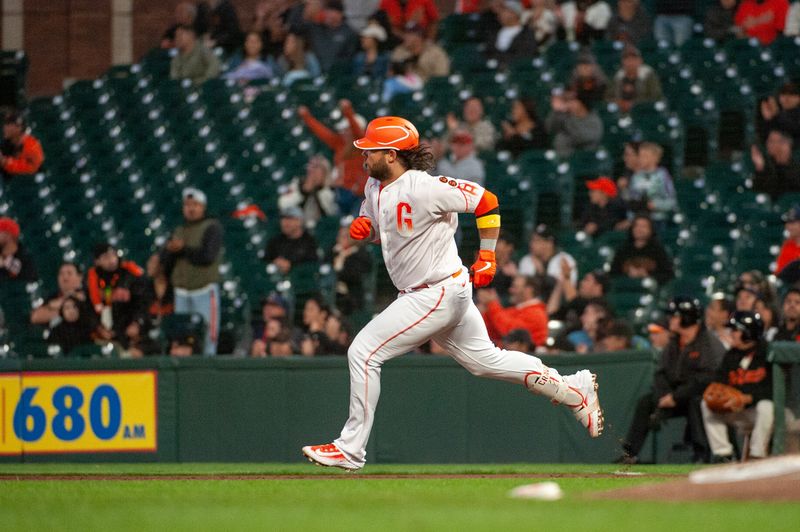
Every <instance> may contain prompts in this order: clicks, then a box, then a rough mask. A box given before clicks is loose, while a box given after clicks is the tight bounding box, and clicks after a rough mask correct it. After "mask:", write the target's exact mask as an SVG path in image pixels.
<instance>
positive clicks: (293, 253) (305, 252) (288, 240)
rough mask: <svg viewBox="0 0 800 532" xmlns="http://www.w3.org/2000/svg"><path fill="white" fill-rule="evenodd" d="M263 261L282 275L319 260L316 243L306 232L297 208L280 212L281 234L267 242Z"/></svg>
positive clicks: (301, 213) (300, 213)
mask: <svg viewBox="0 0 800 532" xmlns="http://www.w3.org/2000/svg"><path fill="white" fill-rule="evenodd" d="M264 260H265V261H266V262H267V263H268V264H274V265H275V266H276V267H277V268H278V271H279V272H281V273H282V274H284V275H287V274H288V273H289V271H290V270H291V269H292V268H293V267H294V266H296V265H298V264H303V263H308V262H316V261H318V260H319V256H318V254H317V241H316V240H315V239H314V237H313V236H312V235H311V233H309V232H308V231H306V229H305V225H304V223H303V211H302V210H300V208H299V207H290V208H288V209H286V210H284V211H281V232H280V233H279V234H277V235H275V236H274V237H272V238H271V239H269V241H268V242H267V247H266V249H265V251H264Z"/></svg>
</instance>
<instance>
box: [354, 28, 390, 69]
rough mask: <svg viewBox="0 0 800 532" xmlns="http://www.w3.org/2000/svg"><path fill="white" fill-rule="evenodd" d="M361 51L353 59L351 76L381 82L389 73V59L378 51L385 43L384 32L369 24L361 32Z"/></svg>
mask: <svg viewBox="0 0 800 532" xmlns="http://www.w3.org/2000/svg"><path fill="white" fill-rule="evenodd" d="M360 35H361V51H360V52H358V53H357V54H356V56H355V58H354V59H353V74H355V75H356V76H368V77H370V78H372V79H376V80H382V79H383V78H385V77H386V74H387V73H388V71H389V57H388V56H387V55H386V53H385V52H383V51H382V50H381V49H380V46H381V44H382V43H384V42H386V30H385V29H383V27H381V25H380V24H377V23H370V24H368V25H367V27H366V28H364V29H363V30H361V34H360Z"/></svg>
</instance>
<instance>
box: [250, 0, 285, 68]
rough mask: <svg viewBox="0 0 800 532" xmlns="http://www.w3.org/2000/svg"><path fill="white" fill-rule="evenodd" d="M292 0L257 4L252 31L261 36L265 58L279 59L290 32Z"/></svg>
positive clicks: (267, 1) (263, 0)
mask: <svg viewBox="0 0 800 532" xmlns="http://www.w3.org/2000/svg"><path fill="white" fill-rule="evenodd" d="M292 3H293V1H292V0H261V1H260V2H259V3H258V4H256V8H255V11H254V13H253V21H252V23H251V25H250V31H256V32H258V33H259V34H260V35H261V41H262V43H263V46H264V50H263V55H264V57H277V56H279V55H280V54H281V51H282V50H283V41H284V40H285V39H286V35H287V33H288V31H289V14H290V12H291V9H292V6H291V4H292Z"/></svg>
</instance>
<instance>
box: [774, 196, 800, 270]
mask: <svg viewBox="0 0 800 532" xmlns="http://www.w3.org/2000/svg"><path fill="white" fill-rule="evenodd" d="M781 219H782V220H783V228H784V230H785V233H786V240H784V241H783V245H782V246H781V251H780V253H778V260H777V262H776V263H775V274H776V275H779V276H780V275H781V272H783V270H784V269H785V268H786V267H787V266H789V265H790V264H792V263H796V264H794V266H793V268H800V263H797V262H796V261H798V259H800V205H794V206H792V208H791V209H789V210H788V211H786V212H785V213H784V215H783V216H782V217H781ZM798 279H800V276H799V277H798Z"/></svg>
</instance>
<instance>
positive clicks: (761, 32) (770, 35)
mask: <svg viewBox="0 0 800 532" xmlns="http://www.w3.org/2000/svg"><path fill="white" fill-rule="evenodd" d="M788 11H789V0H742V2H741V3H740V4H739V7H738V9H737V10H736V15H735V16H734V22H735V23H736V25H737V26H739V27H740V28H742V30H743V32H744V34H745V35H746V36H747V37H755V38H756V39H758V40H759V42H760V43H761V44H764V45H767V44H770V43H772V41H774V40H775V37H777V36H778V35H780V34H781V33H783V29H784V26H785V24H786V14H787V13H788Z"/></svg>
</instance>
